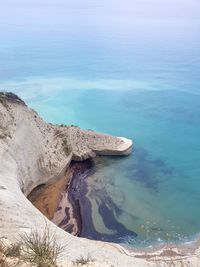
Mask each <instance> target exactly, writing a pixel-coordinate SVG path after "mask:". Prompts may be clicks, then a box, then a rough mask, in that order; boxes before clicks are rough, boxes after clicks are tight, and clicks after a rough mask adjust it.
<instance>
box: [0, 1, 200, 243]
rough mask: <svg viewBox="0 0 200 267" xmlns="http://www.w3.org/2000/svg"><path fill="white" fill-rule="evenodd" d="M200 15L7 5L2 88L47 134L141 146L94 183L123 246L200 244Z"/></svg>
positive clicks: (88, 4) (0, 50) (150, 7)
mask: <svg viewBox="0 0 200 267" xmlns="http://www.w3.org/2000/svg"><path fill="white" fill-rule="evenodd" d="M199 14H200V4H199V3H198V1H194V0H193V1H187V0H185V1H180V0H176V1H172V0H169V1H168V2H167V4H164V3H162V5H161V4H160V1H158V0H149V1H148V3H147V1H144V0H143V1H137V0H134V1H129V0H125V1H120V0H119V1H112V0H111V1H109V3H107V1H101V2H99V1H89V0H87V1H85V2H84V4H83V3H82V2H81V1H79V0H76V1H73V2H72V1H61V0H59V1H56V2H55V1H53V0H52V1H46V0H44V1H43V4H40V3H39V1H33V0H30V1H29V2H28V4H27V3H26V2H25V1H23V0H20V1H18V3H17V4H16V3H15V1H14V0H13V1H11V0H8V1H6V2H3V1H1V2H0V35H1V42H0V61H1V64H0V85H1V88H2V89H5V90H12V91H14V92H16V93H18V94H19V95H20V96H21V97H23V98H24V99H25V100H26V101H27V103H28V104H29V105H30V106H31V107H33V108H35V109H36V110H37V111H38V113H39V114H40V115H41V116H42V117H43V118H44V119H45V120H47V121H49V122H52V123H66V124H76V125H79V126H81V127H83V128H86V129H94V130H97V131H103V132H107V133H110V134H114V135H117V136H126V137H128V138H131V139H133V140H134V152H133V154H132V155H131V156H130V157H127V158H117V159H114V158H110V159H107V158H106V160H102V159H101V160H99V159H97V162H96V164H97V167H96V168H97V171H96V173H95V174H94V175H93V176H91V177H90V178H88V186H89V192H88V195H87V197H88V198H89V199H90V200H91V203H92V219H93V223H94V225H95V228H96V230H97V231H98V232H100V233H106V234H110V235H113V234H116V231H117V233H118V235H117V238H116V239H114V241H116V242H128V243H130V244H133V245H148V244H151V243H153V242H155V241H159V242H161V240H165V241H170V240H176V241H179V240H187V239H191V238H193V237H194V236H195V235H196V234H197V233H199V230H200V212H199V204H200V141H199V136H200V105H199V103H200V78H199V77H200V50H199V47H200V35H199V32H200V31H199V30H200V18H199ZM98 194H100V196H101V199H100V200H99V197H98ZM102 201H103V203H104V209H103V208H102V206H101V209H100V210H99V209H98V205H99V203H100V204H102ZM106 207H107V208H112V210H111V211H113V214H112V215H113V216H114V218H115V220H116V222H118V223H120V224H122V225H124V227H125V228H126V229H127V234H126V233H124V231H122V232H121V233H120V231H121V230H120V229H122V228H121V227H119V228H117V226H116V225H117V224H116V222H115V223H114V222H113V229H111V228H112V227H110V224H109V223H108V222H107V221H105V219H106V217H107V216H106V215H105V216H104V213H105V214H107V213H106V212H107V209H106ZM111 211H110V212H111ZM100 214H101V215H100ZM108 226H109V227H108ZM115 228H117V229H115ZM130 232H134V233H136V234H137V235H138V236H137V238H136V237H135V235H134V234H133V235H131V234H130ZM86 234H87V233H86ZM120 235H121V236H120ZM115 236H116V235H115ZM119 236H120V237H119Z"/></svg>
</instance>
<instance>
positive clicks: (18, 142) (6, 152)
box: [0, 93, 199, 267]
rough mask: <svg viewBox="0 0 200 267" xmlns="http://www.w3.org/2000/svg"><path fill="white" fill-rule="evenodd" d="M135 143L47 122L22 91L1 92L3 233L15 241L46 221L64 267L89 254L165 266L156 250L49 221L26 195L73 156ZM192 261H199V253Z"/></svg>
mask: <svg viewBox="0 0 200 267" xmlns="http://www.w3.org/2000/svg"><path fill="white" fill-rule="evenodd" d="M131 147H132V141H131V140H128V139H126V138H122V137H120V138H118V137H113V136H110V135H106V134H100V133H96V132H93V131H89V130H88V131H85V130H81V129H80V128H78V127H75V126H57V125H50V124H47V123H45V122H44V121H43V120H42V119H41V118H40V117H39V116H38V114H37V113H36V112H35V111H34V110H32V109H30V108H28V107H27V106H26V105H25V104H24V103H23V102H22V101H21V100H20V99H18V98H17V96H15V95H13V94H3V93H0V238H2V237H4V238H7V239H8V240H9V241H11V242H16V240H17V239H18V238H19V235H20V234H22V233H24V232H30V231H31V229H37V230H38V231H44V228H45V227H46V224H47V225H48V227H49V228H50V230H51V231H52V232H55V233H56V239H57V242H58V243H59V244H62V245H65V247H66V251H65V253H63V255H62V258H61V260H60V262H61V263H62V266H65V262H69V261H70V260H75V259H77V258H78V257H80V256H84V255H86V256H87V255H88V254H90V255H91V256H92V258H93V259H95V260H96V261H97V262H98V263H99V265H97V266H120V267H126V266H127V267H130V266H165V265H164V263H163V265H157V262H156V261H155V260H154V258H155V257H154V256H153V255H152V254H150V255H152V258H151V257H145V255H146V254H144V253H142V252H140V253H139V252H129V251H127V250H125V249H124V248H123V247H121V246H119V245H117V244H109V243H104V242H99V241H92V240H87V239H83V238H78V237H75V236H72V235H70V234H68V233H67V232H64V231H63V230H61V229H60V228H58V227H57V226H56V225H54V224H53V223H52V222H50V221H48V220H47V219H46V218H45V217H44V216H43V215H42V213H40V212H39V211H38V210H37V209H36V208H35V207H34V206H33V205H32V204H31V203H30V202H29V200H28V199H27V198H26V196H27V195H28V194H29V193H30V192H31V191H32V190H33V189H34V188H35V187H37V186H38V185H40V184H46V183H48V182H49V181H52V180H54V179H58V178H59V177H60V176H62V175H63V173H64V172H65V171H66V168H67V167H68V166H69V163H70V162H71V160H72V159H74V160H77V161H81V160H84V159H87V158H90V157H95V156H96V155H97V154H100V155H127V154H128V153H130V151H131ZM156 253H157V254H156ZM159 253H160V252H159V251H157V252H154V254H156V255H159ZM138 254H139V255H140V256H139V257H136V255H138ZM181 255H182V254H181ZM180 257H181V256H179V258H180ZM184 257H185V255H184ZM184 257H183V260H184ZM161 259H162V257H161ZM181 260H182V259H181ZM187 260H188V258H187ZM191 262H192V263H195V262H198V255H197V256H194V257H193V259H192V258H191ZM192 263H191V264H192ZM166 266H168V265H166ZM177 266H179V265H177ZM183 266H184V265H183ZM188 266H199V265H188Z"/></svg>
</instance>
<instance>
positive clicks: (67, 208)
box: [27, 159, 200, 257]
mask: <svg viewBox="0 0 200 267" xmlns="http://www.w3.org/2000/svg"><path fill="white" fill-rule="evenodd" d="M94 167H95V165H94V163H93V161H92V160H91V159H88V160H85V161H81V162H76V161H72V162H71V163H70V165H69V167H68V168H67V170H66V173H65V175H64V176H62V177H61V178H59V179H58V180H57V181H55V182H53V183H50V184H47V185H41V187H40V186H38V188H36V189H34V190H33V191H32V192H31V193H30V194H29V195H28V197H27V198H28V199H29V200H30V201H31V203H32V204H33V205H34V206H35V207H36V208H38V209H39V210H40V211H41V212H42V214H43V215H45V216H46V217H47V218H48V219H49V220H51V221H52V222H53V223H54V224H55V225H57V226H58V227H60V228H61V229H63V230H65V231H66V232H68V233H70V234H72V235H74V236H77V237H83V238H87V239H91V240H94V241H95V240H96V241H104V242H109V243H110V244H111V245H114V246H120V247H121V249H122V250H123V251H127V252H128V253H134V254H135V253H138V255H136V256H138V257H142V255H144V253H145V255H146V253H147V254H148V253H149V254H152V253H156V252H159V251H167V250H172V249H180V250H181V251H182V252H185V253H192V252H193V251H194V250H196V249H197V248H198V247H199V243H200V240H199V237H197V238H194V239H193V240H191V241H190V240H189V241H186V242H184V243H181V242H180V243H173V242H171V243H161V244H153V245H150V246H149V247H132V246H131V245H129V244H127V243H117V242H114V241H112V240H109V238H106V235H105V236H103V235H101V234H100V233H97V232H96V230H95V228H94V226H93V224H92V222H91V221H90V225H89V227H91V228H93V229H92V231H93V232H96V233H97V235H96V238H94V237H90V236H87V235H86V234H85V233H84V232H85V222H86V221H87V222H88V219H89V218H88V216H85V214H84V212H85V210H87V209H88V211H89V212H90V208H91V207H90V201H88V202H87V203H84V205H85V204H86V205H85V207H84V205H81V204H80V194H79V192H80V190H83V191H82V193H83V192H84V194H83V195H85V196H86V194H87V184H86V182H85V179H86V178H87V176H88V175H90V174H92V173H94V171H95V170H94V169H95V168H94ZM36 198H37V199H36ZM55 199H57V202H56V205H52V204H53V200H55ZM48 201H49V202H48ZM47 211H48V212H47ZM50 214H51V216H49V215H50ZM52 214H53V215H52ZM87 215H88V214H87ZM90 215H91V214H90ZM86 217H87V218H86ZM89 217H90V216H89ZM89 220H90V219H89ZM86 228H87V227H86Z"/></svg>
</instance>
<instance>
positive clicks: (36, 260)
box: [21, 227, 63, 267]
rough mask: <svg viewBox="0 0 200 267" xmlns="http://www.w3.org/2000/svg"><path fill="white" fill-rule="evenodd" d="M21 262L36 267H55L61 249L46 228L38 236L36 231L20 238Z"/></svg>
mask: <svg viewBox="0 0 200 267" xmlns="http://www.w3.org/2000/svg"><path fill="white" fill-rule="evenodd" d="M21 240H22V245H23V246H22V252H23V253H22V257H23V260H25V261H27V262H30V263H32V264H35V265H36V266H37V267H55V266H56V261H57V259H58V257H59V256H60V254H61V253H62V251H63V248H62V247H61V246H59V245H58V244H57V243H56V240H55V235H53V234H51V233H50V230H49V228H48V227H46V228H45V230H44V232H43V233H42V234H40V233H39V232H38V231H37V230H36V231H31V233H30V234H24V235H22V236H21Z"/></svg>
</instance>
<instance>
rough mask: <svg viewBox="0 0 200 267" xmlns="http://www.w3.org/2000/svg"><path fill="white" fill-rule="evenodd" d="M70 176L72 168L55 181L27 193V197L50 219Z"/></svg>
mask: <svg viewBox="0 0 200 267" xmlns="http://www.w3.org/2000/svg"><path fill="white" fill-rule="evenodd" d="M71 177H72V170H71V168H69V169H68V170H67V171H66V174H65V175H64V176H63V177H61V178H60V179H58V180H57V181H56V182H54V183H51V184H48V185H40V186H38V187H37V188H35V189H34V190H33V191H32V192H31V193H30V194H29V195H28V199H29V200H30V201H31V202H32V204H33V205H34V206H35V207H36V208H37V209H38V210H39V211H41V212H42V214H44V215H45V216H46V217H47V218H48V219H49V220H52V219H53V217H54V213H55V211H56V209H57V207H58V205H59V203H60V201H61V197H62V195H61V194H62V192H63V191H64V190H65V189H66V188H68V185H69V183H70V180H71Z"/></svg>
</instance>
